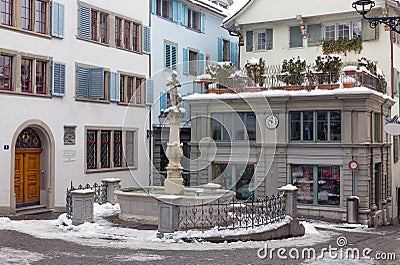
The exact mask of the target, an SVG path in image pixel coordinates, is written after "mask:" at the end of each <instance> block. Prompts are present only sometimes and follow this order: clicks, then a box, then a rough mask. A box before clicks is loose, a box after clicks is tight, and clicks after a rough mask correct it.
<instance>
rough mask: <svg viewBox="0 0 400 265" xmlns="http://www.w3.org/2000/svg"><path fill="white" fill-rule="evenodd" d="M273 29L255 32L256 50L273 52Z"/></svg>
mask: <svg viewBox="0 0 400 265" xmlns="http://www.w3.org/2000/svg"><path fill="white" fill-rule="evenodd" d="M272 38H273V37H272V29H266V30H258V31H255V41H256V50H257V51H259V50H272Z"/></svg>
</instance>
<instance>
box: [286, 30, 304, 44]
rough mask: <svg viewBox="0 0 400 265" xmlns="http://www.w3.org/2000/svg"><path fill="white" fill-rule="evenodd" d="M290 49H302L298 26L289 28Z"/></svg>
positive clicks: (301, 38)
mask: <svg viewBox="0 0 400 265" xmlns="http://www.w3.org/2000/svg"><path fill="white" fill-rule="evenodd" d="M289 32H290V43H289V47H290V48H296V47H303V36H302V35H301V30H300V27H299V26H295V27H290V28H289Z"/></svg>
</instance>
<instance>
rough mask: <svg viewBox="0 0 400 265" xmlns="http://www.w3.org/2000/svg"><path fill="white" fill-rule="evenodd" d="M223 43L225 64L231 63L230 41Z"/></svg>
mask: <svg viewBox="0 0 400 265" xmlns="http://www.w3.org/2000/svg"><path fill="white" fill-rule="evenodd" d="M222 41H223V46H222V49H223V50H222V60H223V62H229V61H230V60H231V52H230V48H231V47H230V45H231V43H230V41H228V40H222Z"/></svg>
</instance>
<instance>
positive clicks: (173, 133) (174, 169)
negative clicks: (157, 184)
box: [164, 72, 185, 195]
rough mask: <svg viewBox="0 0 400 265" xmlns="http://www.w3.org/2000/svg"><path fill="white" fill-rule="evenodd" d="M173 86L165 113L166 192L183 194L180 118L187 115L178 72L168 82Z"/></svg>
mask: <svg viewBox="0 0 400 265" xmlns="http://www.w3.org/2000/svg"><path fill="white" fill-rule="evenodd" d="M167 85H169V86H170V87H171V88H170V89H169V92H168V93H169V95H170V101H171V107H169V108H168V109H167V110H166V111H165V113H166V114H167V118H168V120H169V124H170V128H169V141H168V143H167V150H166V156H167V158H168V160H169V163H168V166H167V168H166V169H167V179H166V180H165V182H164V192H165V194H172V195H181V194H183V192H184V188H183V178H182V170H183V167H182V165H181V158H182V156H183V150H182V146H181V140H180V137H179V123H180V119H181V118H183V117H184V115H185V109H183V108H180V101H181V100H182V99H181V98H180V97H179V96H178V91H177V89H178V87H180V86H181V85H180V83H179V80H178V79H177V73H176V72H173V73H172V78H171V79H170V80H169V82H168V83H167Z"/></svg>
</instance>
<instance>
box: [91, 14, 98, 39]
mask: <svg viewBox="0 0 400 265" xmlns="http://www.w3.org/2000/svg"><path fill="white" fill-rule="evenodd" d="M98 13H99V12H98V11H96V10H93V9H92V11H91V25H92V31H91V32H92V36H91V40H94V41H97V15H98Z"/></svg>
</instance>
